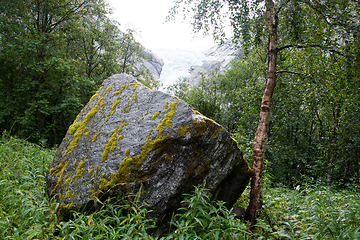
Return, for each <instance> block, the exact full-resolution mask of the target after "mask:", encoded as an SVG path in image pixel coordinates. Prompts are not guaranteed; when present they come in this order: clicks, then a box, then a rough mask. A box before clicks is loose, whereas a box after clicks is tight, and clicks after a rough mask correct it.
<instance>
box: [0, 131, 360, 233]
mask: <svg viewBox="0 0 360 240" xmlns="http://www.w3.org/2000/svg"><path fill="white" fill-rule="evenodd" d="M54 154H55V149H53V150H49V149H44V148H42V147H39V146H37V145H34V144H30V143H28V142H26V141H24V140H20V139H17V138H13V137H10V136H8V135H7V134H6V133H5V134H3V135H2V137H1V139H0V160H1V161H0V236H1V239H150V240H151V239H360V211H359V209H360V190H359V188H356V187H353V188H351V189H347V190H344V189H343V190H336V189H333V188H329V187H324V186H307V187H303V188H302V189H301V190H300V189H298V190H296V189H287V188H285V187H277V188H270V187H266V188H264V191H263V200H264V210H263V211H262V214H261V218H260V219H259V220H258V225H257V229H256V231H255V232H249V231H248V226H247V224H246V223H245V222H243V220H240V219H236V218H235V214H234V213H233V212H232V211H231V210H228V209H226V208H225V207H224V205H223V203H222V202H217V203H213V204H210V202H209V197H208V196H207V195H206V194H205V192H206V189H204V187H202V186H198V187H195V191H194V193H193V194H192V195H187V196H186V197H187V198H186V199H185V200H184V205H185V206H186V207H184V208H183V209H179V213H178V214H177V215H176V214H175V216H174V218H173V219H174V220H173V222H172V223H171V225H172V227H173V229H174V230H173V231H169V234H168V235H167V236H165V237H159V236H153V235H150V234H149V233H148V232H149V231H148V230H149V229H152V228H154V227H155V225H154V222H153V221H151V220H149V219H146V217H145V216H146V214H147V210H146V209H145V208H143V207H141V206H139V205H138V204H137V202H136V201H134V202H128V201H126V200H124V201H122V203H123V204H120V205H119V204H117V205H114V204H111V203H110V202H109V203H105V204H104V206H105V207H103V208H101V209H100V210H98V211H96V212H93V213H88V214H85V213H76V212H74V213H73V218H72V219H73V220H70V221H68V222H59V221H58V220H57V217H56V215H55V214H54V213H55V210H56V208H57V206H58V203H56V202H54V201H49V200H48V197H47V194H46V192H45V188H46V187H45V186H46V182H45V174H46V171H47V167H48V165H49V164H50V162H51V161H52V159H53V157H54ZM265 186H267V185H266V184H265ZM248 193H249V190H248V189H247V190H246V191H245V192H244V194H243V197H242V198H241V199H239V201H238V203H237V204H238V205H242V206H246V204H247V202H248V199H247V196H248ZM135 199H136V198H135Z"/></svg>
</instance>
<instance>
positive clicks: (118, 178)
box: [99, 134, 171, 192]
mask: <svg viewBox="0 0 360 240" xmlns="http://www.w3.org/2000/svg"><path fill="white" fill-rule="evenodd" d="M170 137H171V136H170V135H169V134H167V136H164V135H160V134H159V135H157V136H156V138H155V139H154V140H150V138H149V135H148V136H147V140H146V143H145V144H144V145H143V146H142V151H141V153H140V154H139V155H137V156H133V157H125V158H124V159H123V161H122V163H121V164H120V168H119V170H118V171H117V172H115V173H113V174H112V175H111V177H110V179H109V180H107V179H105V178H101V179H100V185H99V189H100V190H102V191H103V192H105V191H106V190H108V189H109V188H111V187H112V186H114V185H116V184H119V183H120V184H121V183H123V182H126V181H127V179H126V176H127V174H128V173H130V172H132V171H135V170H137V169H138V168H139V167H140V165H141V163H142V162H143V161H144V160H145V158H146V157H147V156H148V155H149V153H150V152H151V151H154V150H155V149H157V148H158V147H159V146H160V145H161V143H163V142H164V141H166V139H168V138H170Z"/></svg>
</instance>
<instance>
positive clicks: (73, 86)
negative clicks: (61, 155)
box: [0, 0, 360, 239]
mask: <svg viewBox="0 0 360 240" xmlns="http://www.w3.org/2000/svg"><path fill="white" fill-rule="evenodd" d="M182 3H184V4H185V5H186V6H188V7H190V8H189V9H190V12H188V13H193V18H192V20H193V22H192V24H193V27H194V30H195V31H200V30H205V32H206V33H208V32H210V33H212V34H213V36H214V38H215V39H217V40H221V39H222V38H223V37H224V36H223V32H222V30H223V27H222V25H221V24H222V23H223V22H222V21H221V20H222V19H223V18H222V17H221V14H222V11H221V8H222V7H223V6H225V5H224V3H227V4H229V9H228V10H229V11H227V12H228V17H230V21H231V23H232V26H233V27H234V29H233V30H234V36H233V37H234V40H235V41H236V42H240V43H241V44H242V47H243V50H244V54H245V55H244V56H243V57H242V58H241V59H239V60H238V61H235V62H233V65H232V67H231V68H230V69H228V70H227V71H225V72H223V73H221V74H217V73H214V74H213V75H211V76H207V77H205V76H204V77H203V80H202V82H200V84H199V85H198V86H195V87H191V88H190V87H189V86H187V85H186V84H185V83H184V81H183V79H180V80H179V82H178V83H176V84H175V85H173V86H170V87H169V88H168V90H169V91H170V92H172V93H174V94H175V95H177V96H178V97H180V98H182V99H184V100H185V101H187V102H188V103H190V104H191V105H193V106H194V107H195V108H197V110H198V111H199V112H201V113H202V114H204V115H205V116H207V117H209V118H211V119H213V120H215V121H216V122H218V123H220V124H221V125H223V126H224V127H225V128H226V129H227V130H228V131H229V132H230V133H231V134H232V135H233V137H234V138H235V139H236V140H237V142H238V143H239V147H240V149H241V150H242V151H243V152H244V155H245V157H246V159H247V160H248V161H249V162H250V163H251V161H252V159H253V143H254V141H253V139H254V136H255V130H256V126H257V124H258V122H259V109H262V111H265V110H266V111H267V112H268V113H271V118H270V121H269V122H266V124H265V125H266V131H264V132H263V134H261V135H262V137H263V138H266V139H267V141H266V145H264V146H265V147H264V148H263V149H261V151H262V154H261V155H262V156H263V158H262V159H261V161H260V162H261V163H265V164H264V179H263V192H262V193H263V200H264V203H263V205H262V207H261V204H260V205H258V206H260V207H259V208H258V209H261V210H262V211H261V214H260V216H259V218H258V221H257V222H256V225H255V228H254V229H252V230H253V231H251V232H250V231H249V228H248V225H247V224H248V223H245V222H243V221H242V220H239V219H236V218H235V216H234V214H233V213H232V212H231V211H229V210H227V209H225V208H224V207H223V205H222V203H217V204H210V203H209V201H208V196H206V195H204V192H206V190H205V189H203V188H202V187H197V188H195V193H194V194H193V195H189V196H188V199H187V200H185V202H184V205H185V206H186V208H183V209H180V213H181V215H176V214H174V218H173V220H174V221H173V222H172V223H171V225H172V227H173V230H174V231H170V230H169V236H168V239H359V238H360V223H359V221H360V216H359V210H358V209H359V208H360V196H359V191H360V190H359V187H358V186H359V184H360V161H359V159H360V155H359V154H360V151H359V149H360V135H359V132H360V110H359V103H360V79H359V70H360V37H359V36H360V33H359V29H360V25H359V23H360V21H359V19H360V18H359V16H360V12H359V11H360V9H359V4H358V1H354V0H345V1H318V0H314V1H307V0H299V1H295V0H289V1H281V2H277V1H272V0H266V1H230V0H198V1H193V0H178V1H175V3H174V4H175V6H174V8H172V9H171V12H170V17H172V16H174V15H175V14H176V13H177V11H178V9H183V8H182V7H180V6H181V4H182ZM264 7H266V8H264ZM184 9H186V7H185V8H184ZM266 9H268V10H271V11H273V16H272V17H271V16H268V15H267V13H266V11H264V10H266ZM109 12H110V9H109V8H108V7H107V5H106V1H104V0H86V1H85V0H84V1H80V0H46V1H45V0H2V1H0V99H1V101H0V133H1V134H2V138H1V140H0V160H1V162H0V175H1V179H0V204H1V205H0V234H1V236H2V239H159V238H160V237H156V236H154V235H149V233H150V232H151V230H152V228H153V227H154V223H153V222H152V221H151V220H147V219H146V218H145V216H146V213H147V211H146V209H145V208H143V206H138V205H137V202H136V201H134V202H128V201H127V198H126V197H124V199H123V201H121V202H119V204H117V205H113V204H111V203H110V202H109V203H107V204H106V205H105V207H103V208H100V209H98V210H97V211H96V212H93V213H72V214H74V218H73V220H70V221H68V222H62V221H61V220H59V219H57V215H56V212H57V211H60V210H61V209H63V208H66V207H68V206H62V205H59V204H58V203H56V202H54V201H53V200H52V199H50V201H49V200H48V196H47V195H46V193H45V188H46V186H45V185H46V183H45V173H46V171H47V170H48V165H49V163H50V161H52V158H53V156H54V154H55V149H53V150H49V149H46V148H45V147H52V146H56V145H57V144H59V143H60V142H61V139H62V138H63V136H64V135H65V132H66V131H67V129H68V128H69V126H70V125H71V123H72V122H73V121H74V119H75V118H76V115H77V114H78V113H79V112H80V110H81V109H82V108H83V107H84V106H85V104H86V103H87V102H88V101H89V98H90V96H92V95H93V94H94V93H95V91H96V90H97V89H98V88H99V86H100V84H101V83H102V81H103V80H104V79H106V78H107V77H109V76H110V75H112V74H115V73H122V72H125V73H129V74H132V75H133V76H135V77H137V78H138V80H139V81H141V82H143V83H144V84H146V85H147V86H148V87H156V86H157V82H156V81H154V79H152V77H151V76H150V75H149V73H148V72H147V71H146V70H144V68H143V67H142V66H141V59H143V58H146V54H145V53H144V51H143V47H142V46H141V45H140V44H139V43H137V42H136V41H135V39H134V32H133V31H132V30H127V31H125V32H121V31H120V30H119V28H118V25H119V24H118V23H116V22H114V21H113V20H111V19H110V18H108V17H107V16H108V13H109ZM269 13H270V11H269ZM187 15H189V16H190V15H191V14H187ZM270 15H271V14H270ZM270 20H273V21H274V23H275V24H269V25H267V24H266V22H267V21H270ZM269 26H270V28H271V27H273V29H272V30H271V31H270V30H269V29H270V28H267V27H269ZM211 30H212V31H211ZM276 35H277V36H278V37H276V38H274V36H276ZM268 37H272V43H273V44H275V45H272V46H275V49H270V48H269V49H267V47H266V46H267V44H268ZM269 42H270V41H269ZM274 52H275V53H276V54H275V55H276V57H275V58H273V59H271V60H272V63H273V64H272V66H274V64H275V65H276V68H272V69H270V68H267V64H268V63H270V61H268V59H267V57H268V56H269V55H270V53H272V54H273V53H274ZM275 60H276V61H275ZM136 62H137V63H138V64H136ZM133 63H135V64H133ZM139 64H140V65H139ZM136 66H137V67H136ZM266 69H268V70H266ZM274 69H275V70H274ZM268 73H269V74H268ZM270 73H271V74H276V75H274V76H275V77H271V78H272V79H276V85H277V86H276V88H275V94H274V95H273V96H272V92H271V94H270V95H271V96H270V97H271V98H269V99H270V100H271V101H272V103H271V105H266V104H265V105H264V104H262V103H261V97H262V95H263V93H262V92H263V90H264V85H265V83H266V82H269V81H267V80H269V79H271V78H269V77H268V76H270ZM266 79H267V80H266ZM274 85H275V83H274ZM124 87H125V86H124ZM136 87H137V85H135V86H134V89H135V88H136ZM120 91H121V90H120ZM118 93H119V92H116V93H114V94H118ZM268 95H269V94H268ZM94 96H96V95H94ZM264 96H265V94H264ZM132 98H133V100H134V101H136V95H132ZM264 102H265V103H269V101H264ZM103 104H106V103H103V102H100V100H99V103H98V105H99V106H98V107H102V106H103ZM116 104H117V103H114V104H113V105H112V107H113V108H115V105H116ZM174 104H176V102H174V103H168V104H166V105H165V106H164V107H166V108H168V109H169V110H170V109H172V108H173V107H174ZM261 105H262V106H263V107H261ZM270 107H271V108H270ZM129 109H130V106H129V107H128V108H126V109H124V111H128V110H129ZM264 109H265V110H264ZM270 109H271V112H270ZM172 110H174V109H172ZM94 111H97V109H94V110H92V112H90V113H89V115H88V116H87V118H86V119H85V120H84V122H82V123H78V124H75V125H72V126H70V131H71V132H75V131H76V134H77V136H80V135H82V134H90V133H89V132H85V127H86V126H85V125H86V123H87V122H88V120H89V119H90V118H91V114H93V113H94ZM173 114H174V111H171V112H170V113H168V114H167V115H166V119H165V120H164V121H163V122H162V125H161V126H160V127H159V129H157V130H159V132H161V131H162V129H161V127H162V126H163V125H171V118H172V115H173ZM156 117H157V113H155V114H154V116H153V117H152V118H154V119H155V118H156ZM200 127H201V126H200ZM263 129H264V128H263ZM184 131H185V129H179V134H182V133H183V132H184ZM265 135H266V136H265ZM14 136H17V137H14ZM112 137H113V138H112V142H109V144H108V149H106V151H111V149H112V148H113V146H114V144H115V143H116V141H117V140H121V139H122V137H123V135H119V136H118V135H117V134H114V135H113V136H112ZM20 138H21V139H27V140H28V141H29V142H32V143H29V142H27V141H25V140H20ZM92 139H93V141H95V140H96V136H93V137H92ZM160 140H161V139H160V138H157V139H155V140H154V141H155V142H147V145H149V146H150V145H153V144H155V143H156V141H160ZM76 141H77V140H76V138H75V139H74V141H73V145H74V144H75V145H76ZM34 143H36V144H40V145H41V147H39V146H38V145H35V144H34ZM262 146H263V145H262ZM262 146H261V147H262ZM149 149H150V148H149ZM70 150H71V149H70ZM106 151H105V152H104V158H106V154H107V153H106ZM144 151H145V150H144ZM144 151H143V153H142V155H144V154H145V155H146V151H148V150H146V151H145V152H144ZM141 157H143V156H138V157H137V158H134V159H132V158H131V159H130V158H129V159H128V160H129V161H131V162H135V161H137V160H139V159H140V158H141ZM82 164H83V162H80V165H79V168H78V172H77V174H76V175H75V176H79V174H81V165H82ZM262 170H263V168H262V164H261V166H260V172H262ZM51 171H52V172H53V171H57V170H55V169H52V170H51ZM92 171H94V170H92ZM117 174H120V173H117ZM258 177H260V179H259V181H260V182H261V174H260V176H258ZM110 183H111V182H104V181H103V182H102V185H100V186H101V187H103V189H104V190H105V189H106V188H107V185H108V184H110ZM259 190H260V188H259V189H257V191H258V192H259ZM249 191H250V190H247V191H246V192H245V193H244V194H243V196H242V198H241V199H239V201H238V204H239V205H241V206H242V207H246V206H247V204H248V202H249V201H248V200H249ZM260 193H261V191H260ZM69 194H70V192H69ZM95 197H96V196H95ZM134 197H135V199H136V196H134ZM256 199H261V198H256ZM95 202H96V201H95ZM96 203H97V202H96Z"/></svg>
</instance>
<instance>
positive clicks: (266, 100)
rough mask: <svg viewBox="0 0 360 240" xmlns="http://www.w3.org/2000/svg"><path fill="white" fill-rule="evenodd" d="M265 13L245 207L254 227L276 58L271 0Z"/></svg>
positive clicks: (258, 210) (258, 203) (259, 207)
mask: <svg viewBox="0 0 360 240" xmlns="http://www.w3.org/2000/svg"><path fill="white" fill-rule="evenodd" d="M266 14H267V23H268V31H269V36H268V71H267V79H266V86H265V90H264V95H263V98H262V103H261V110H260V120H259V125H258V128H257V129H256V134H255V139H254V151H253V154H254V155H253V159H254V163H253V169H252V179H251V192H250V202H249V206H248V207H247V209H246V214H245V219H246V220H248V221H250V222H251V229H254V226H255V224H256V218H257V217H258V216H259V215H260V212H261V208H262V197H261V181H262V173H263V165H264V146H265V141H266V138H267V131H268V123H269V119H270V109H271V98H272V95H273V92H274V88H275V84H276V58H277V42H276V38H277V18H276V16H275V14H274V2H273V0H266Z"/></svg>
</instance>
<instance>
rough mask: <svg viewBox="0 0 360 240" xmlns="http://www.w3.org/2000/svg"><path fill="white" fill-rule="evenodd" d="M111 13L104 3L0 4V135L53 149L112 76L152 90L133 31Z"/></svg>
mask: <svg viewBox="0 0 360 240" xmlns="http://www.w3.org/2000/svg"><path fill="white" fill-rule="evenodd" d="M110 12H111V9H109V7H108V6H107V5H106V2H105V1H104V0H86V1H80V0H4V1H1V2H0V13H1V14H0V99H1V101H0V132H2V131H4V130H5V129H6V130H7V131H9V132H11V134H12V135H16V136H18V137H21V138H26V139H28V140H29V141H31V142H34V143H40V142H43V143H46V145H47V146H49V147H52V146H55V145H57V144H60V142H61V140H62V139H63V137H64V135H65V133H66V131H67V129H68V127H69V125H70V124H71V123H72V122H73V121H74V119H75V117H76V115H77V114H78V113H79V112H80V110H81V109H82V108H83V107H84V106H85V104H86V103H87V102H88V101H89V99H90V97H91V96H92V95H93V94H94V93H95V91H96V90H97V89H98V88H99V86H100V84H101V83H102V82H103V80H104V79H106V78H108V77H110V76H111V75H113V74H118V73H128V74H131V75H133V76H134V77H136V78H137V79H138V80H139V81H141V82H142V83H144V84H145V85H146V86H148V87H152V88H156V87H158V82H157V81H156V80H155V79H154V78H153V77H152V75H151V74H150V73H149V71H148V70H146V69H145V67H144V66H143V64H142V61H143V60H144V59H147V58H148V57H149V56H148V54H147V53H146V52H145V51H144V47H143V46H141V45H140V44H139V43H137V42H136V41H135V32H134V31H133V30H130V29H128V30H126V31H125V32H122V31H120V30H119V23H117V22H115V21H114V20H112V19H110V18H109V17H108V15H109V13H110Z"/></svg>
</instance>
